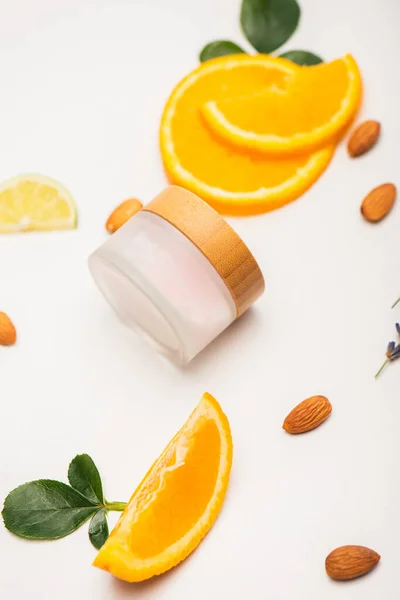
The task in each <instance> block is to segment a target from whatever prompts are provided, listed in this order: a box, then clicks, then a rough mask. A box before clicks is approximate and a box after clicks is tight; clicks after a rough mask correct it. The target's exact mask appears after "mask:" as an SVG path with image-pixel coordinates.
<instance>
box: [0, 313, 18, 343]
mask: <svg viewBox="0 0 400 600" xmlns="http://www.w3.org/2000/svg"><path fill="white" fill-rule="evenodd" d="M16 340H17V332H16V329H15V327H14V325H13V322H12V321H11V319H10V317H8V316H7V315H6V313H3V312H0V346H12V345H13V344H15V342H16Z"/></svg>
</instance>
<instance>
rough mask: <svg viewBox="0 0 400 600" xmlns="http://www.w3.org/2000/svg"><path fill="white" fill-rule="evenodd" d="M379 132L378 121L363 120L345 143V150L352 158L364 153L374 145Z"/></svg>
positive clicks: (379, 125)
mask: <svg viewBox="0 0 400 600" xmlns="http://www.w3.org/2000/svg"><path fill="white" fill-rule="evenodd" d="M380 133H381V124H380V123H378V121H364V123H361V125H359V126H358V127H357V129H355V130H354V131H353V133H352V134H351V136H350V139H349V141H348V144H347V150H348V152H349V154H350V156H352V157H353V158H355V157H356V156H361V154H365V152H368V150H371V148H372V146H375V144H376V142H377V141H378V139H379V136H380Z"/></svg>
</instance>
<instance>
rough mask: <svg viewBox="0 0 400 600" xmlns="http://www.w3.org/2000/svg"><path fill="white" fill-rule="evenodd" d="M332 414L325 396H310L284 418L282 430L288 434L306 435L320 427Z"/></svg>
mask: <svg viewBox="0 0 400 600" xmlns="http://www.w3.org/2000/svg"><path fill="white" fill-rule="evenodd" d="M331 412H332V405H331V403H330V402H329V400H328V398H325V396H312V397H311V398H307V400H303V402H300V404H298V405H297V406H296V407H295V408H294V409H293V410H292V411H291V412H290V413H289V414H288V416H287V417H286V419H285V421H284V423H283V426H282V427H283V429H285V431H287V432H288V433H294V434H297V433H306V431H311V429H315V428H316V427H318V425H321V423H323V422H324V421H325V419H327V418H328V417H329V415H330V414H331Z"/></svg>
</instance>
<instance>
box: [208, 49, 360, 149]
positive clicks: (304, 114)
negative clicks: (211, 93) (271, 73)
mask: <svg viewBox="0 0 400 600" xmlns="http://www.w3.org/2000/svg"><path fill="white" fill-rule="evenodd" d="M274 60H281V59H274ZM360 100H361V77H360V73H359V70H358V66H357V63H356V62H355V60H354V58H353V57H352V56H350V55H347V56H345V57H343V58H340V59H338V60H334V61H333V62H331V63H326V64H325V63H321V64H318V65H315V66H312V67H299V68H297V69H295V70H294V72H293V75H292V76H291V77H287V79H286V82H285V85H283V86H281V87H278V86H276V87H275V88H271V87H269V88H267V89H265V88H264V89H262V88H261V87H260V89H258V90H256V92H254V91H253V90H247V87H246V85H243V91H242V93H241V95H240V96H237V97H234V96H232V97H231V98H223V99H221V100H219V99H211V100H209V101H207V102H206V103H205V104H204V106H203V107H202V113H203V116H204V118H205V120H206V122H207V125H208V126H209V127H210V128H211V130H212V131H214V132H215V133H216V134H217V135H218V136H221V138H223V139H224V140H225V141H227V142H230V143H232V144H234V145H235V146H238V147H241V148H247V149H253V150H258V151H262V152H266V153H269V154H277V155H281V154H293V153H302V154H304V153H305V152H313V151H315V150H317V149H318V148H321V147H323V146H325V145H326V144H329V143H331V142H332V141H334V140H335V139H336V138H337V137H338V135H340V133H341V132H342V131H343V130H344V129H345V128H346V126H348V125H349V123H350V122H351V121H352V120H353V118H354V116H355V113H356V111H357V109H358V107H359V104H360Z"/></svg>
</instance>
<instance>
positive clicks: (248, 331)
mask: <svg viewBox="0 0 400 600" xmlns="http://www.w3.org/2000/svg"><path fill="white" fill-rule="evenodd" d="M260 324H261V315H260V312H259V311H258V309H257V308H250V309H249V310H248V311H247V312H245V313H244V315H242V316H241V317H240V319H237V321H234V322H233V323H232V325H230V326H229V327H228V328H227V329H225V331H223V332H222V333H221V335H219V336H218V337H217V339H216V340H214V341H213V342H211V344H209V345H208V346H207V347H206V348H204V350H202V352H200V354H199V355H198V356H196V357H195V358H194V359H193V360H192V361H191V362H190V363H189V364H187V365H183V366H178V369H179V370H181V371H182V372H184V373H196V372H199V371H202V370H203V369H204V368H205V367H207V365H208V364H209V363H210V364H211V363H212V364H214V363H215V362H219V358H221V357H222V355H224V354H226V353H227V352H229V349H230V348H232V346H234V345H236V343H239V344H240V346H241V347H243V346H246V343H247V342H246V337H247V338H248V337H250V338H252V337H254V336H255V334H256V332H257V330H258V328H259V327H260ZM264 334H265V323H263V335H264Z"/></svg>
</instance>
